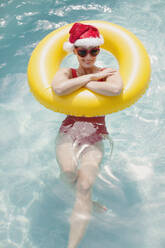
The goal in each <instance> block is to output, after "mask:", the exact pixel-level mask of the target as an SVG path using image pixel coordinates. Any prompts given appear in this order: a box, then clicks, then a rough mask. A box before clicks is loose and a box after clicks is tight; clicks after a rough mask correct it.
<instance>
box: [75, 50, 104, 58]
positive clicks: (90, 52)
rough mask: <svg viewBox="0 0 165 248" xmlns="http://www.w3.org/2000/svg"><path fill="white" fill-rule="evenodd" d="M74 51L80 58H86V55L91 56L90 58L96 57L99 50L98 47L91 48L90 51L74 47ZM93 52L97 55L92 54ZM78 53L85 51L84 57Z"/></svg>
mask: <svg viewBox="0 0 165 248" xmlns="http://www.w3.org/2000/svg"><path fill="white" fill-rule="evenodd" d="M75 49H76V51H77V54H78V55H79V56H80V57H82V58H83V57H86V56H87V55H88V53H89V54H90V55H91V56H92V57H96V56H97V55H98V54H99V52H100V48H99V47H96V48H91V49H86V48H80V47H75ZM93 50H96V51H97V53H96V54H93V53H92V51H93ZM79 51H85V55H82V54H80V53H79Z"/></svg>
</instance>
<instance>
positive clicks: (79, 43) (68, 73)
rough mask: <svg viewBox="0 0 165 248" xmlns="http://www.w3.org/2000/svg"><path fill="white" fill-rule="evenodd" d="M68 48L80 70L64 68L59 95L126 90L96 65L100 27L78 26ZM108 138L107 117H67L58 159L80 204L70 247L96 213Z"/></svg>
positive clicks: (75, 210) (116, 75)
mask: <svg viewBox="0 0 165 248" xmlns="http://www.w3.org/2000/svg"><path fill="white" fill-rule="evenodd" d="M69 33H70V37H69V41H68V42H65V43H64V49H65V50H69V51H73V52H74V54H75V55H76V56H77V59H78V62H79V67H78V68H77V69H71V68H64V69H60V70H59V71H58V72H57V73H56V75H55V77H54V79H53V83H52V88H53V90H54V92H55V93H56V94H57V95H60V96H63V95H68V94H70V93H72V92H74V91H76V90H78V89H79V88H81V87H85V88H87V89H89V90H91V91H93V92H95V93H98V94H102V95H106V96H115V95H119V94H120V93H121V91H122V88H123V83H122V79H121V77H120V74H119V72H118V71H117V70H113V69H110V68H107V69H102V68H99V67H97V66H95V61H96V57H97V55H98V54H99V52H100V45H101V44H103V38H102V36H101V35H100V34H99V31H98V29H97V28H95V27H94V26H91V25H85V24H81V23H75V24H74V25H73V26H72V28H71V30H70V31H69ZM107 135H108V132H107V129H106V126H105V117H104V116H100V117H76V116H67V117H66V119H65V120H64V121H63V123H62V125H61V127H60V132H59V135H58V138H57V143H56V156H57V161H58V163H59V165H60V169H61V177H62V178H63V180H65V182H67V183H69V184H71V185H75V188H76V201H75V206H74V208H73V212H72V215H71V219H70V221H71V223H70V235H69V243H68V248H76V247H77V246H78V244H79V242H80V240H81V238H82V236H83V234H84V232H85V229H86V227H87V224H88V222H89V219H90V215H91V210H92V205H93V204H92V200H91V189H92V185H93V183H94V181H95V179H96V177H97V175H98V172H99V165H100V163H101V160H102V157H103V138H104V137H106V136H107Z"/></svg>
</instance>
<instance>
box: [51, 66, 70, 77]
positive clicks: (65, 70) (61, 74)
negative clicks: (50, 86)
mask: <svg viewBox="0 0 165 248" xmlns="http://www.w3.org/2000/svg"><path fill="white" fill-rule="evenodd" d="M55 77H66V78H71V69H70V68H61V69H59V70H58V71H57V72H56V74H55Z"/></svg>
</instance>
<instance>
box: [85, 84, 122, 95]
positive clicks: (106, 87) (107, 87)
mask: <svg viewBox="0 0 165 248" xmlns="http://www.w3.org/2000/svg"><path fill="white" fill-rule="evenodd" d="M85 88H87V89H89V90H92V91H93V92H96V93H99V94H101V95H104V96H116V95H119V94H120V93H121V90H122V87H121V86H120V87H118V85H116V84H115V83H109V82H98V81H91V82H89V83H87V84H86V86H85Z"/></svg>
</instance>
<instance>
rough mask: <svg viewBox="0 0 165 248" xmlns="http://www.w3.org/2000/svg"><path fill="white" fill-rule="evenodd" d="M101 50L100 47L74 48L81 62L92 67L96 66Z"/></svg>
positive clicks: (82, 64) (85, 66)
mask: <svg viewBox="0 0 165 248" xmlns="http://www.w3.org/2000/svg"><path fill="white" fill-rule="evenodd" d="M99 51H100V48H99V47H88V48H85V47H76V48H75V49H74V53H75V54H76V55H77V59H78V62H79V64H80V65H81V66H82V67H84V68H91V67H93V66H94V64H95V61H96V57H97V55H98V54H99Z"/></svg>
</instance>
